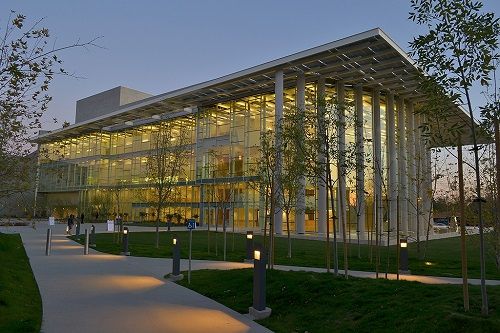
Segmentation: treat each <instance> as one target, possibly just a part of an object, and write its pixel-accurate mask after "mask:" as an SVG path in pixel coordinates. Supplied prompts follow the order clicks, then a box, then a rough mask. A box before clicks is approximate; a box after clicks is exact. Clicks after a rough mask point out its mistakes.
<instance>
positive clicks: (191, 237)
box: [188, 229, 193, 284]
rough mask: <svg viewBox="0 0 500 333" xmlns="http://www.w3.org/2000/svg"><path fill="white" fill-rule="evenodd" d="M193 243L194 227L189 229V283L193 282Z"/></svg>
mask: <svg viewBox="0 0 500 333" xmlns="http://www.w3.org/2000/svg"><path fill="white" fill-rule="evenodd" d="M192 243H193V229H189V266H188V284H190V283H191V248H192V246H191V245H192Z"/></svg>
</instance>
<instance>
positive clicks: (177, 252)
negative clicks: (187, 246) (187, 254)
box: [169, 236, 184, 281]
mask: <svg viewBox="0 0 500 333" xmlns="http://www.w3.org/2000/svg"><path fill="white" fill-rule="evenodd" d="M183 278H184V275H183V274H181V248H180V244H179V239H178V238H177V236H175V237H174V238H173V239H172V273H171V274H170V276H169V279H170V280H171V281H179V280H182V279H183Z"/></svg>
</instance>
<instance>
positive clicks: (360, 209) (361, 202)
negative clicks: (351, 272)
mask: <svg viewBox="0 0 500 333" xmlns="http://www.w3.org/2000/svg"><path fill="white" fill-rule="evenodd" d="M354 98H355V100H356V227H357V232H358V235H359V238H360V239H364V238H365V156H364V155H365V150H364V142H363V87H362V86H361V85H357V86H356V87H355V96H354Z"/></svg>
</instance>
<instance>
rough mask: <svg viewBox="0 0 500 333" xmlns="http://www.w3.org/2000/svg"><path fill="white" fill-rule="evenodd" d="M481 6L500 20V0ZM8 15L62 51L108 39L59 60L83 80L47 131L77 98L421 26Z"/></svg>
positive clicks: (241, 4) (211, 10)
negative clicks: (37, 28)
mask: <svg viewBox="0 0 500 333" xmlns="http://www.w3.org/2000/svg"><path fill="white" fill-rule="evenodd" d="M483 2H484V4H485V8H486V10H488V11H493V12H495V13H496V15H497V16H498V15H499V14H500V1H498V0H486V1H483ZM10 10H15V11H17V12H19V13H23V14H25V15H27V17H28V19H30V20H37V19H39V18H45V19H44V23H43V25H44V26H45V27H47V28H49V30H50V32H51V35H52V37H53V38H54V39H55V40H56V45H59V46H62V45H64V44H69V43H72V42H74V41H76V40H77V39H81V40H89V39H92V38H94V37H97V36H102V38H101V39H100V40H99V44H100V45H102V46H103V47H104V48H105V49H98V48H93V49H90V50H88V51H87V50H82V49H73V50H69V51H66V52H64V53H62V54H61V57H62V59H63V60H64V66H65V68H66V69H67V70H68V71H70V72H75V73H76V74H77V75H79V76H82V77H85V78H84V79H75V78H64V77H59V78H56V79H55V81H54V82H53V84H52V86H51V88H50V93H51V95H52V96H53V102H52V104H51V105H50V108H49V111H48V113H47V115H46V117H45V118H46V119H47V121H46V122H45V124H44V126H45V127H46V128H47V129H53V128H56V127H60V124H61V123H62V121H64V120H66V121H69V122H71V123H73V122H74V115H75V103H76V100H78V99H81V98H84V97H87V96H90V95H93V94H95V93H98V92H100V91H104V90H107V89H110V88H113V87H115V86H118V85H123V86H127V87H130V88H133V89H137V90H141V91H144V92H148V93H151V94H160V93H164V92H167V91H170V90H174V89H177V88H181V87H184V86H187V85H191V84H195V83H198V82H202V81H206V80H210V79H213V78H216V77H219V76H222V75H225V74H229V73H232V72H235V71H237V70H241V69H245V68H247V67H250V66H254V65H258V64H260V63H263V62H266V61H269V60H273V59H275V58H279V57H282V56H286V55H288V54H290V53H293V52H298V51H302V50H304V49H307V48H310V47H314V46H318V45H321V44H324V43H328V42H331V41H334V40H337V39H340V38H343V37H346V36H349V35H352V34H356V33H359V32H362V31H365V30H369V29H372V28H375V27H380V28H382V29H383V30H384V31H385V32H386V33H387V34H389V36H391V37H392V38H393V39H394V40H395V41H396V43H398V44H399V45H400V46H401V47H402V48H403V49H404V50H408V41H409V40H411V38H412V37H413V36H415V35H416V34H417V33H418V32H419V30H418V29H420V28H419V27H418V26H416V25H415V24H414V23H413V22H410V21H408V11H409V0H408V1H407V0H378V1H370V0H365V1H361V0H350V1H337V0H330V1H319V0H318V1H315V0H308V1H296V0H286V1H285V0H283V1H278V0H277V1H271V0H267V1H263V0H251V1H250V0H247V1H236V0H234V1H230V0H205V1H201V0H197V1H194V0H193V1H191V0H184V1H181V0H175V1H153V0H142V1H128V0H124V1H116V0H115V1H111V0H99V1H95V0H87V1H63V0H58V1H55V0H53V1H50V0H47V1H39V0H38V1H37V0H26V1H20V0H2V1H1V2H0V13H2V14H1V15H0V26H2V29H3V27H4V26H5V23H6V20H7V18H8V13H9V11H10ZM477 98H479V95H476V99H477ZM476 104H479V102H478V101H476ZM52 117H57V118H58V120H59V124H55V125H54V124H52V122H51V121H50V119H52Z"/></svg>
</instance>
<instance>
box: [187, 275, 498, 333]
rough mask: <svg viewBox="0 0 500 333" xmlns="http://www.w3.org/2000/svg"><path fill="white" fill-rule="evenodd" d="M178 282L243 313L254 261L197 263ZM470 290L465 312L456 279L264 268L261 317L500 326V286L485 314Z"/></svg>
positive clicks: (457, 328)
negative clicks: (203, 266)
mask: <svg viewBox="0 0 500 333" xmlns="http://www.w3.org/2000/svg"><path fill="white" fill-rule="evenodd" d="M215 281H217V283H214V282H215ZM180 284H182V285H184V286H187V287H189V288H191V289H193V290H195V291H197V292H199V293H201V294H203V295H205V296H207V297H209V298H212V299H214V300H216V301H217V302H220V303H222V304H224V305H226V306H228V307H230V308H232V309H234V310H236V311H238V312H240V313H248V307H249V306H251V305H252V270H251V269H239V270H231V271H218V270H202V271H194V272H192V276H191V284H190V285H189V286H188V285H187V281H186V279H184V280H183V281H180ZM470 295H471V310H470V312H469V313H464V312H463V310H462V305H463V303H462V299H461V297H462V287H461V286H454V285H424V284H421V283H417V282H407V281H389V280H383V279H379V280H373V279H357V278H350V279H349V280H345V279H343V278H335V277H333V276H332V275H331V274H326V273H309V272H283V271H268V272H267V305H268V306H269V307H271V309H272V314H271V317H269V318H267V319H264V320H261V321H259V323H260V324H262V325H264V326H266V327H268V328H269V329H271V330H273V331H275V332H405V333H407V332H500V287H488V296H489V302H490V316H489V317H488V318H484V317H481V315H480V306H481V298H480V290H479V287H472V286H471V287H470Z"/></svg>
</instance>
